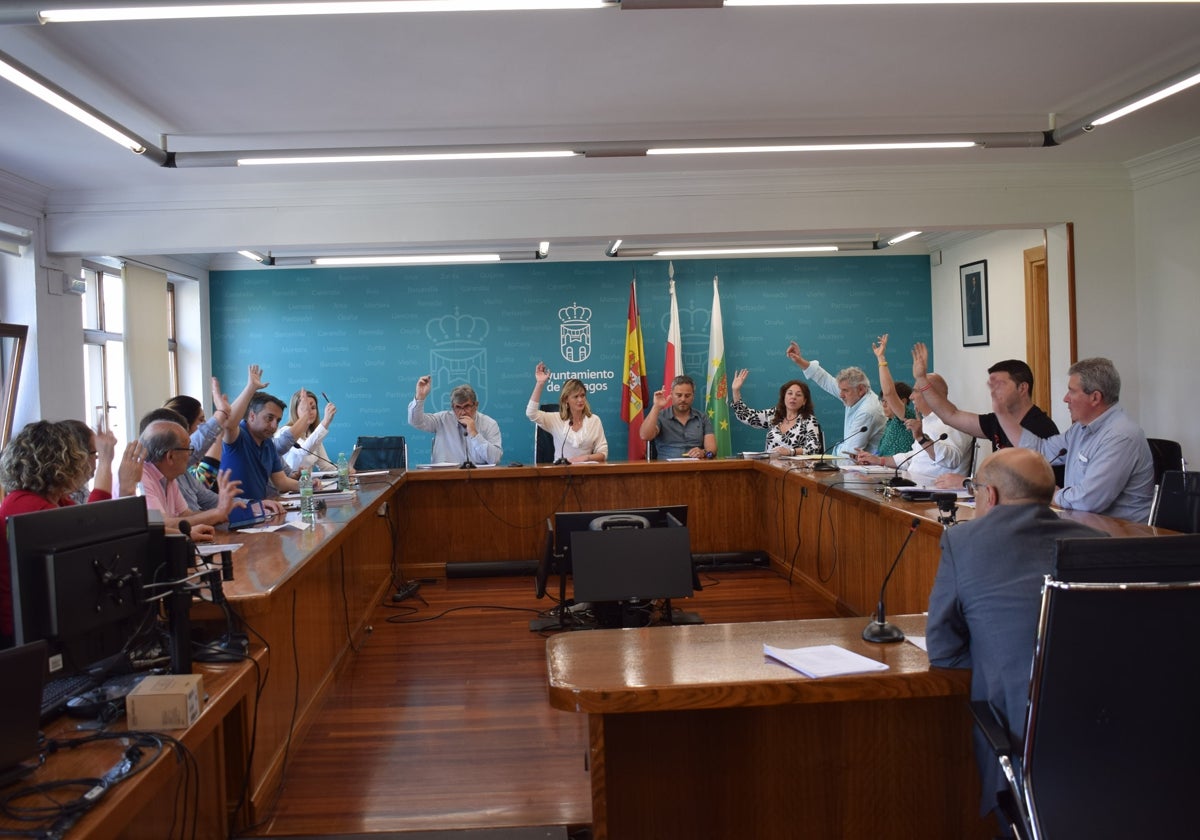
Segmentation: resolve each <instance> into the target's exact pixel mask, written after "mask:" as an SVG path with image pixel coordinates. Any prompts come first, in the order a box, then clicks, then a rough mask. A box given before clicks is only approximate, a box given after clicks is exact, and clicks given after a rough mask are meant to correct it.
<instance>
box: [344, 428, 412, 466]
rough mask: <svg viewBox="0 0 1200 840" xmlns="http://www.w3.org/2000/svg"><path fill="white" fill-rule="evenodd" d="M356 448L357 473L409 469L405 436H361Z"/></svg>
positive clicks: (355, 464)
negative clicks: (357, 451)
mask: <svg viewBox="0 0 1200 840" xmlns="http://www.w3.org/2000/svg"><path fill="white" fill-rule="evenodd" d="M354 446H355V448H356V449H358V450H359V453H358V458H357V459H356V460H355V461H354V469H355V470H356V471H357V472H363V471H364V470H403V469H407V468H408V447H407V446H406V445H405V443H404V436H403V435H380V436H378V437H367V436H360V437H359V439H358V443H356V444H355V445H354Z"/></svg>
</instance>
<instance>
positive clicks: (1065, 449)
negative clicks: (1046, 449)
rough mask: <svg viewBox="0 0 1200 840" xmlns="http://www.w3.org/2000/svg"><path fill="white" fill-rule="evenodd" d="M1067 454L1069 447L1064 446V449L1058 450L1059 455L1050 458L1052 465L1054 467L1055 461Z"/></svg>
mask: <svg viewBox="0 0 1200 840" xmlns="http://www.w3.org/2000/svg"><path fill="white" fill-rule="evenodd" d="M1066 454H1067V448H1066V447H1065V446H1064V447H1063V448H1062V449H1060V450H1058V454H1057V455H1055V456H1054V457H1053V458H1051V459H1050V466H1052V467H1053V466H1054V462H1055V461H1057V460H1058V459H1059V458H1061V457H1063V456H1064V455H1066Z"/></svg>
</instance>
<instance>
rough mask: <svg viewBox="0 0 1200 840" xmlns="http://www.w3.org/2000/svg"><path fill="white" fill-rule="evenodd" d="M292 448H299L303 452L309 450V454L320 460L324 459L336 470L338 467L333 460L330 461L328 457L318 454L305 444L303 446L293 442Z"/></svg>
mask: <svg viewBox="0 0 1200 840" xmlns="http://www.w3.org/2000/svg"><path fill="white" fill-rule="evenodd" d="M292 449H299V450H300V451H301V452H307V453H308V454H309V455H311V456H313V457H314V458H316V459H317V460H318V461H324V462H325V463H326V464H328V465H329V466H331V467H333V468H334V469H335V470H336V469H337V464H335V463H333V461H330V460H329V459H328V458H323V457H321V456H320V455H318V454H317V453H316V452H313V451H312V450H311V449H306V448H304V447H303V446H301V445H300V444H299V443H293V444H292Z"/></svg>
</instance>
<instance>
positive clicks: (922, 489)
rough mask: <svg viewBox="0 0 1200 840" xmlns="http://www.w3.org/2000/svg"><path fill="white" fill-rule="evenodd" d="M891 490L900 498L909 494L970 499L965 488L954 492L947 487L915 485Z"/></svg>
mask: <svg viewBox="0 0 1200 840" xmlns="http://www.w3.org/2000/svg"><path fill="white" fill-rule="evenodd" d="M892 489H893V490H895V491H896V492H897V493H899V494H900V495H901V496H907V495H909V494H910V493H953V494H954V495H955V496H956V497H957V498H959V499H969V498H971V494H970V493H968V492H967V489H966V488H965V487H960V488H958V489H957V490H955V489H953V488H948V487H937V486H936V485H933V484H917V486H916V487H894V488H892Z"/></svg>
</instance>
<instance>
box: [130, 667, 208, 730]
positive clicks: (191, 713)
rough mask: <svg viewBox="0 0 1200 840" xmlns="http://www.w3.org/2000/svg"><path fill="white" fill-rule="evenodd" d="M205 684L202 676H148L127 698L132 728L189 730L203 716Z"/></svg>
mask: <svg viewBox="0 0 1200 840" xmlns="http://www.w3.org/2000/svg"><path fill="white" fill-rule="evenodd" d="M203 691H204V689H203V685H202V682H201V677H200V675H199V674H159V675H153V676H149V677H146V679H144V680H142V681H141V682H140V683H138V685H137V687H136V688H134V689H133V691H131V692H129V694H128V696H126V698H125V712H126V714H127V715H128V716H129V728H130V729H135V730H136V729H141V730H150V731H154V730H159V729H186V728H187V727H189V726H191V725H192V724H193V723H195V722H196V718H198V717H200V695H201V694H202V693H203Z"/></svg>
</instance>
